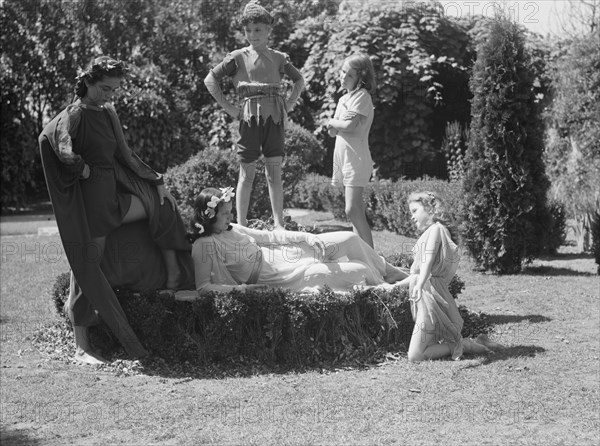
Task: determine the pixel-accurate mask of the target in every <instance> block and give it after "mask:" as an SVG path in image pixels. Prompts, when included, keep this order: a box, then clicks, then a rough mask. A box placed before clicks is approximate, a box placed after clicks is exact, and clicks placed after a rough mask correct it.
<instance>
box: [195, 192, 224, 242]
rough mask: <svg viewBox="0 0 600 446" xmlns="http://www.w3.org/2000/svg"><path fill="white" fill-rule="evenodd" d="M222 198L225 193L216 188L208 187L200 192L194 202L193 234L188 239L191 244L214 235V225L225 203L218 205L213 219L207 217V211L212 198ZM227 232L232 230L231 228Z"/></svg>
mask: <svg viewBox="0 0 600 446" xmlns="http://www.w3.org/2000/svg"><path fill="white" fill-rule="evenodd" d="M222 196H223V192H222V191H220V190H219V189H216V188H214V187H207V188H205V189H202V190H201V191H200V194H199V195H198V197H196V199H195V200H194V216H193V218H192V221H191V224H190V226H191V227H190V229H191V233H189V234H188V237H187V238H188V241H189V242H190V243H194V241H196V240H197V239H199V238H200V237H208V236H209V235H211V234H212V233H213V225H214V224H215V222H216V221H217V214H218V213H219V209H220V208H221V206H222V205H223V201H221V202H219V204H217V207H216V208H215V215H214V216H213V217H209V216H208V215H206V210H207V209H208V203H209V202H210V200H211V198H212V197H218V198H221V197H222ZM227 230H228V231H229V230H231V226H229V227H228V228H227Z"/></svg>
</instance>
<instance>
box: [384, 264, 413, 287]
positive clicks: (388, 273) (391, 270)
mask: <svg viewBox="0 0 600 446" xmlns="http://www.w3.org/2000/svg"><path fill="white" fill-rule="evenodd" d="M407 277H408V274H407V273H406V272H405V271H402V270H401V269H400V268H398V267H396V266H393V265H390V264H389V263H388V264H387V265H386V267H385V281H386V282H387V283H396V282H398V281H400V280H403V279H406V278H407Z"/></svg>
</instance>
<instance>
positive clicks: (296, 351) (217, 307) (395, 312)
mask: <svg viewBox="0 0 600 446" xmlns="http://www.w3.org/2000/svg"><path fill="white" fill-rule="evenodd" d="M68 279H69V275H68V274H67V273H65V274H62V275H60V276H59V277H58V278H57V282H56V284H55V286H54V289H53V294H52V298H53V300H54V304H55V307H56V308H57V310H58V311H59V314H63V313H62V308H63V305H64V302H65V299H66V297H67V295H68V286H69V280H68ZM115 292H116V294H117V297H118V298H119V301H120V303H121V305H122V307H123V310H124V311H125V313H126V315H127V318H128V320H129V322H130V324H131V326H132V328H133V330H134V331H135V332H136V333H137V334H138V336H139V338H140V339H141V340H142V342H143V343H144V344H145V346H146V347H147V348H148V349H149V350H150V351H151V352H152V353H153V354H155V355H157V356H160V357H162V358H165V359H168V360H172V361H190V362H192V363H204V364H206V363H209V362H219V361H223V360H226V359H228V360H231V359H236V358H241V357H243V358H245V359H246V360H247V359H251V360H259V361H261V362H264V363H277V364H282V365H317V364H322V363H332V362H333V363H335V362H339V361H347V360H360V361H361V362H363V361H368V360H373V359H374V358H375V357H376V354H377V353H380V352H381V351H382V350H383V351H398V350H404V351H405V350H406V348H407V346H408V342H409V340H410V336H411V334H412V329H413V325H414V324H413V321H412V316H411V312H410V305H409V302H408V300H407V297H408V296H407V292H406V290H405V289H399V288H398V289H396V290H393V291H391V292H384V291H380V290H361V291H353V292H349V293H346V294H340V293H334V292H332V291H331V290H328V289H324V290H322V291H321V292H319V293H317V294H309V295H303V294H298V293H293V292H289V291H285V290H282V289H272V290H269V291H266V292H248V293H242V292H237V291H234V292H231V293H207V294H205V295H204V296H202V297H201V298H200V299H199V300H197V301H195V302H182V301H176V300H175V299H174V298H173V297H172V296H169V295H161V294H159V293H157V292H155V291H148V292H144V293H139V294H138V293H131V292H129V291H126V290H115ZM460 310H461V314H462V315H463V318H465V320H470V322H469V323H467V324H465V328H464V333H469V335H470V336H473V335H477V334H479V333H485V332H488V331H489V330H490V327H489V323H488V324H485V323H482V322H481V318H480V317H477V316H476V315H475V316H470V312H469V311H468V310H467V309H465V308H464V307H461V308H460ZM473 321H475V322H473ZM91 334H92V336H93V339H94V342H95V343H98V346H99V347H100V348H102V349H103V350H104V351H105V353H110V351H114V350H115V348H116V346H117V343H116V341H115V339H114V338H113V337H112V335H110V332H108V331H107V330H106V328H105V327H103V326H97V327H93V330H91Z"/></svg>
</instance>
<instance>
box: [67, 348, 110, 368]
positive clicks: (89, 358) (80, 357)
mask: <svg viewBox="0 0 600 446" xmlns="http://www.w3.org/2000/svg"><path fill="white" fill-rule="evenodd" d="M74 359H75V361H77V362H80V363H82V364H88V365H100V364H108V361H107V360H106V359H104V358H103V357H102V356H100V355H97V354H96V353H94V352H92V351H90V352H85V351H83V350H80V349H77V351H76V352H75V357H74Z"/></svg>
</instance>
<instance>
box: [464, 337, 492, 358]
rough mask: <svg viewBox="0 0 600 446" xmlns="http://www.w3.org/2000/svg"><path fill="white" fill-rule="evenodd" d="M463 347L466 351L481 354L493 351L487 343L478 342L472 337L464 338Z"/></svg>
mask: <svg viewBox="0 0 600 446" xmlns="http://www.w3.org/2000/svg"><path fill="white" fill-rule="evenodd" d="M463 349H464V352H465V353H471V354H480V353H491V352H492V351H491V350H490V349H489V348H487V347H486V346H485V345H482V344H478V343H477V342H475V341H473V340H472V339H468V338H465V339H463Z"/></svg>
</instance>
